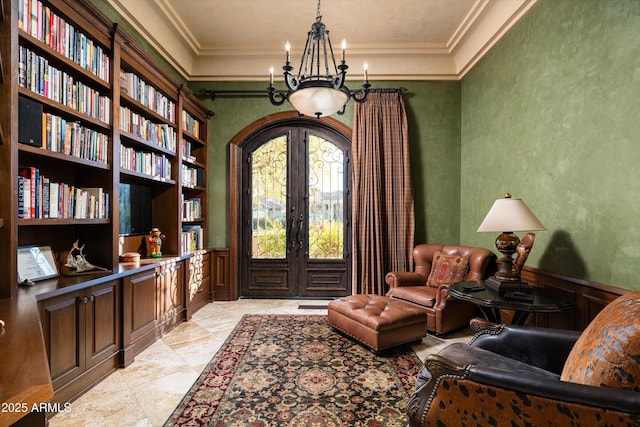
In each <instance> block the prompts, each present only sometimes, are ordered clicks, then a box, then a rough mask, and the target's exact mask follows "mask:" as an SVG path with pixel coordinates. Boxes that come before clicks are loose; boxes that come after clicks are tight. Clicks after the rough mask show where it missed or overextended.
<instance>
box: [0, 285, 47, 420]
mask: <svg viewBox="0 0 640 427" xmlns="http://www.w3.org/2000/svg"><path fill="white" fill-rule="evenodd" d="M29 291H30V290H29V289H20V292H19V295H18V296H17V297H16V298H12V299H6V300H0V319H2V320H4V321H5V323H6V324H5V327H4V330H2V331H0V360H1V361H2V362H1V365H0V402H2V403H3V407H2V410H1V411H0V426H8V425H11V424H12V423H14V422H16V421H18V420H19V419H20V418H22V417H23V416H25V415H27V414H28V413H30V412H31V409H32V408H33V405H40V404H41V403H45V402H47V401H48V400H49V399H51V398H52V397H53V387H52V386H51V376H50V375H49V363H48V361H47V352H46V349H45V348H44V339H43V337H42V327H41V325H40V316H39V315H38V304H37V302H36V299H35V298H33V297H32V296H31V295H26V294H27V293H29Z"/></svg>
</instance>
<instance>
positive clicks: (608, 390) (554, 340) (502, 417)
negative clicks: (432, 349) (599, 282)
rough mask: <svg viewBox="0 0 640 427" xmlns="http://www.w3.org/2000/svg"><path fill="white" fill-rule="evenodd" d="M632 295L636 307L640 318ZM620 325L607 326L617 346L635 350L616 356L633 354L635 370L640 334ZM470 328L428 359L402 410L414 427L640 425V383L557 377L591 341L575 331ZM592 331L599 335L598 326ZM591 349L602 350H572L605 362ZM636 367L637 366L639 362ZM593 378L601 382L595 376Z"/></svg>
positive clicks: (478, 324)
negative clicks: (466, 336) (467, 338)
mask: <svg viewBox="0 0 640 427" xmlns="http://www.w3.org/2000/svg"><path fill="white" fill-rule="evenodd" d="M637 298H638V299H637V300H636V304H635V305H636V307H635V308H633V309H635V312H636V313H640V308H639V306H640V304H638V303H640V297H637ZM601 314H602V313H601ZM637 317H638V314H636V316H635V318H633V317H632V322H634V321H637ZM618 325H619V323H612V324H611V326H612V328H611V329H610V331H609V332H614V333H616V334H618V333H619V332H622V334H621V335H620V337H624V338H622V339H621V342H618V343H617V344H616V347H618V346H619V345H621V344H622V345H626V344H627V343H624V344H623V343H622V341H625V340H626V341H628V343H631V344H632V346H631V347H634V346H635V350H634V349H632V350H629V348H627V347H625V350H624V351H622V352H619V354H623V353H624V354H628V353H630V354H628V357H629V358H630V359H631V362H630V363H631V366H633V363H634V362H633V360H634V359H635V358H637V357H638V352H637V344H638V342H639V338H640V329H639V328H637V327H635V332H629V331H633V329H634V328H633V327H632V328H630V329H628V330H626V331H620V330H617V331H614V329H618ZM636 325H637V323H636ZM471 326H472V329H474V330H477V331H478V332H477V333H476V335H475V336H474V337H473V338H472V340H471V342H470V343H469V344H465V343H455V344H451V345H449V346H447V347H446V348H444V349H443V350H442V351H440V352H439V353H438V354H434V355H429V356H427V358H426V360H425V367H424V368H423V370H422V371H421V372H420V374H419V375H418V378H417V380H416V391H415V393H414V394H413V396H412V397H411V399H410V401H409V404H408V408H407V413H408V415H409V418H410V422H409V425H410V426H411V427H416V426H421V427H422V426H465V425H468V426H471V425H473V426H485V425H487V426H488V425H490V426H498V427H500V426H509V427H511V426H514V425H520V426H527V425H529V426H565V425H566V426H569V425H571V426H639V425H640V378H638V379H637V381H638V383H636V384H637V385H635V386H633V385H632V386H629V385H628V383H627V384H626V385H625V387H626V388H618V387H616V386H615V385H611V384H609V385H607V386H606V387H605V386H599V385H589V384H585V383H577V382H570V381H568V380H561V378H564V377H565V375H566V373H565V370H566V369H567V368H566V365H569V364H571V363H573V362H572V361H571V357H572V355H573V354H574V352H576V350H575V348H574V347H578V346H580V344H585V343H586V344H590V341H589V340H586V341H585V340H583V338H584V336H583V335H581V334H580V332H577V331H567V330H558V329H545V328H536V327H526V326H514V325H496V324H488V323H487V322H486V321H484V320H480V319H474V320H473V321H472V325H471ZM623 328H624V327H623ZM598 331H600V334H598ZM609 332H607V333H609ZM585 333H586V330H585ZM583 334H584V333H583ZM595 334H596V335H597V336H602V335H604V334H602V328H600V327H598V330H597V331H595ZM634 334H635V337H634ZM581 337H582V338H581ZM607 340H608V339H607ZM608 341H609V340H608ZM596 347H598V350H599V351H594V352H589V351H586V352H584V351H582V348H580V350H579V351H577V353H578V355H587V354H588V355H589V357H591V358H594V359H597V358H600V359H602V360H601V361H603V360H604V359H608V358H609V357H608V356H607V355H606V356H605V357H599V355H598V354H599V353H600V351H602V347H600V346H599V345H596ZM594 348H595V347H594ZM635 363H636V366H637V360H636V361H635ZM572 368H575V366H573V367H572ZM631 369H633V367H632V368H631ZM614 370H615V372H616V373H615V374H614V376H620V377H626V378H624V380H625V381H626V380H628V378H629V376H627V375H625V374H626V373H628V372H625V368H624V367H621V366H617V367H615V368H614ZM585 371H592V370H591V369H590V368H589V369H586V370H585ZM589 375H591V372H589ZM593 376H594V377H595V376H597V377H598V378H601V376H600V375H599V374H597V373H594V375H593ZM630 377H633V375H631V376H630ZM615 379H616V380H617V379H619V378H615Z"/></svg>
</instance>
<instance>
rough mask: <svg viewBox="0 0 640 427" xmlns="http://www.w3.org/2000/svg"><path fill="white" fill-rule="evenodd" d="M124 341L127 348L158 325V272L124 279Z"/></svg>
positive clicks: (149, 272) (144, 273)
mask: <svg viewBox="0 0 640 427" xmlns="http://www.w3.org/2000/svg"><path fill="white" fill-rule="evenodd" d="M123 293H124V295H123V296H124V298H123V301H124V306H123V310H124V313H123V321H124V324H123V331H124V335H123V341H124V348H125V350H127V348H128V347H129V346H130V345H132V344H133V343H135V342H136V341H137V340H139V339H140V338H142V337H143V336H145V335H146V334H148V333H150V332H151V331H153V329H155V327H156V326H157V324H158V310H157V307H156V301H157V292H156V272H155V271H147V272H143V273H138V274H134V275H132V276H128V277H126V278H125V279H124V288H123Z"/></svg>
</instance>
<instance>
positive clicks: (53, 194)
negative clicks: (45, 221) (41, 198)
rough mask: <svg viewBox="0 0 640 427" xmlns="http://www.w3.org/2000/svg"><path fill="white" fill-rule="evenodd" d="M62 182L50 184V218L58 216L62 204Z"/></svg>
mask: <svg viewBox="0 0 640 427" xmlns="http://www.w3.org/2000/svg"><path fill="white" fill-rule="evenodd" d="M59 189H60V184H58V183H57V182H52V183H51V184H50V185H49V218H58V212H59V206H60V200H59V198H60V193H59V191H60V190H59Z"/></svg>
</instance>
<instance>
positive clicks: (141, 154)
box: [120, 146, 171, 179]
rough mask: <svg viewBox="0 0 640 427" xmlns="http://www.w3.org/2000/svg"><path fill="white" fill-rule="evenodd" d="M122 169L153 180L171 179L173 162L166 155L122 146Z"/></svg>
mask: <svg viewBox="0 0 640 427" xmlns="http://www.w3.org/2000/svg"><path fill="white" fill-rule="evenodd" d="M120 167H121V168H123V169H127V170H130V171H134V172H139V173H143V174H145V175H149V176H151V177H153V178H160V179H171V162H170V161H169V159H168V158H167V157H166V156H165V155H164V154H156V153H148V152H145V151H139V150H136V149H134V148H131V147H125V146H120Z"/></svg>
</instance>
